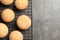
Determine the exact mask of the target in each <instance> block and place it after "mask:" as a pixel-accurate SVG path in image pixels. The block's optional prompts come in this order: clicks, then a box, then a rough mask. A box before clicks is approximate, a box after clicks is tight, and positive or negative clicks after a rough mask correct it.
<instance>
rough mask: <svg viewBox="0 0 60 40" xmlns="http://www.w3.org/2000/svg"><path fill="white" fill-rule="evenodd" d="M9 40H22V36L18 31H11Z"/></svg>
mask: <svg viewBox="0 0 60 40" xmlns="http://www.w3.org/2000/svg"><path fill="white" fill-rule="evenodd" d="M9 40H23V35H22V33H21V32H19V31H16V30H15V31H12V32H11V33H10V36H9Z"/></svg>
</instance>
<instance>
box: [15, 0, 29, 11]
mask: <svg viewBox="0 0 60 40" xmlns="http://www.w3.org/2000/svg"><path fill="white" fill-rule="evenodd" d="M15 6H16V8H17V9H20V10H24V9H26V8H27V7H28V0H15Z"/></svg>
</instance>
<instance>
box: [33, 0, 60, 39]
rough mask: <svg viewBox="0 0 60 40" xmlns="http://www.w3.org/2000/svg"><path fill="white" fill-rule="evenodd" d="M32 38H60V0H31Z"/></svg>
mask: <svg viewBox="0 0 60 40" xmlns="http://www.w3.org/2000/svg"><path fill="white" fill-rule="evenodd" d="M32 1H33V2H32V4H33V5H32V6H33V7H32V9H33V11H32V14H33V40H60V0H32Z"/></svg>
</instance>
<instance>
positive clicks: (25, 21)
mask: <svg viewBox="0 0 60 40" xmlns="http://www.w3.org/2000/svg"><path fill="white" fill-rule="evenodd" d="M17 26H18V27H19V28H20V29H22V30H27V29H28V28H30V27H31V19H30V17H28V16H27V15H21V16H19V17H18V18H17Z"/></svg>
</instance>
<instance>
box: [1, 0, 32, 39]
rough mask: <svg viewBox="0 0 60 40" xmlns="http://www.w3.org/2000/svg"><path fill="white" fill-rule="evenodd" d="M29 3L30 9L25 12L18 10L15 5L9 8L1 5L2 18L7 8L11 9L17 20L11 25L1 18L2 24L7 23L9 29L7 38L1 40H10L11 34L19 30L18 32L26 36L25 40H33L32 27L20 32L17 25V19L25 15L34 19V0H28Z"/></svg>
mask: <svg viewBox="0 0 60 40" xmlns="http://www.w3.org/2000/svg"><path fill="white" fill-rule="evenodd" d="M28 1H29V5H28V8H27V9H25V10H18V9H17V8H16V7H15V5H14V3H13V4H11V5H9V6H5V5H3V4H1V3H0V16H1V12H2V11H3V10H4V9H6V8H10V9H12V10H13V11H14V12H15V19H14V20H13V21H12V22H10V23H5V22H3V20H2V19H1V17H0V22H2V23H5V24H6V25H7V26H8V28H9V33H8V35H7V36H6V37H5V38H1V39H0V40H9V34H10V32H12V31H13V30H18V31H20V32H22V33H23V35H24V40H32V27H30V28H29V29H28V30H26V31H23V30H20V29H19V28H18V27H17V25H16V19H17V17H18V16H19V15H22V14H25V15H28V16H29V17H30V18H31V19H32V0H28Z"/></svg>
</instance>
